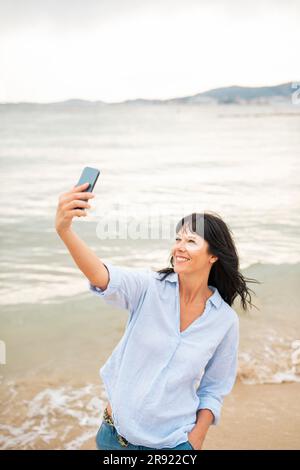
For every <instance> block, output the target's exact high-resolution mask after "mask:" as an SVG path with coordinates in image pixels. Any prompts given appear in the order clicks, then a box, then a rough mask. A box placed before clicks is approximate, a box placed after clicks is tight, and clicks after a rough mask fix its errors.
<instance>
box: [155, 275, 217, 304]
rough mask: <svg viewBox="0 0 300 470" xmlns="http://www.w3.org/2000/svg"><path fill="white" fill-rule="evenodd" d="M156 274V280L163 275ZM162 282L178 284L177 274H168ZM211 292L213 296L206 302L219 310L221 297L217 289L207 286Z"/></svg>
mask: <svg viewBox="0 0 300 470" xmlns="http://www.w3.org/2000/svg"><path fill="white" fill-rule="evenodd" d="M155 274H156V277H157V278H158V279H160V277H161V276H164V274H159V273H157V272H156V273H155ZM164 281H168V282H174V283H177V282H178V274H177V273H175V272H174V273H170V274H169V275H168V276H167V277H166V279H164ZM208 287H209V288H210V289H211V290H212V291H214V293H213V295H211V296H210V297H209V299H208V300H210V302H211V303H212V304H213V305H214V306H215V307H216V308H219V307H220V305H221V303H222V297H221V295H220V293H219V291H218V289H217V287H215V286H211V285H209V286H208Z"/></svg>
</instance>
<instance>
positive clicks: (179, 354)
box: [88, 262, 239, 449]
mask: <svg viewBox="0 0 300 470" xmlns="http://www.w3.org/2000/svg"><path fill="white" fill-rule="evenodd" d="M105 266H106V267H107V269H108V272H109V278H110V279H109V284H108V286H107V288H106V289H105V290H101V289H100V288H99V287H96V286H93V285H92V284H91V283H90V282H89V281H88V284H89V289H90V290H91V291H92V292H94V293H95V294H96V295H98V296H100V297H101V298H102V299H103V300H105V301H106V302H107V303H109V304H111V305H113V306H114V307H117V308H120V309H126V310H127V311H128V312H129V315H128V321H127V324H126V327H125V332H124V334H123V336H122V338H121V340H120V341H119V343H118V344H117V346H116V347H115V349H114V350H113V352H112V354H111V356H110V357H109V358H108V359H107V361H106V363H105V364H104V365H103V366H102V367H101V368H100V376H101V378H102V380H103V383H104V386H105V390H106V392H107V397H108V399H109V401H110V404H111V407H112V411H113V419H114V424H115V428H116V430H117V432H118V433H119V434H120V435H121V436H123V437H125V439H127V440H128V441H129V442H130V443H132V444H134V445H142V446H147V447H154V448H157V449H160V448H163V447H176V446H177V445H178V444H180V443H182V442H186V441H187V440H188V433H189V432H190V431H191V430H192V429H193V427H194V426H195V423H196V420H197V410H199V409H203V408H207V409H209V410H211V411H212V413H213V415H214V421H213V424H215V425H216V424H218V422H219V420H220V413H221V407H222V403H223V398H224V396H225V395H227V394H229V393H230V392H231V390H232V388H233V385H234V383H235V379H236V374H237V356H238V346H239V318H238V315H237V314H236V312H235V311H234V310H233V309H232V308H231V307H230V306H229V305H228V304H227V303H226V302H225V301H224V300H223V299H222V297H221V295H220V294H219V291H218V289H217V288H216V287H213V286H211V285H210V286H209V288H210V289H211V290H212V291H214V293H213V295H212V296H211V297H210V298H209V299H208V300H207V301H206V305H205V309H204V312H203V313H202V314H201V315H200V316H199V317H198V318H196V319H195V320H194V321H193V323H191V324H190V325H189V326H188V328H186V329H185V330H184V331H183V332H180V297H179V279H178V274H177V273H171V274H169V275H168V276H167V277H166V279H165V280H163V281H160V280H159V279H160V278H161V277H163V274H159V273H157V272H155V271H152V270H151V269H147V268H126V267H123V266H122V267H121V266H116V265H114V264H111V263H107V262H105ZM100 341H101V339H100Z"/></svg>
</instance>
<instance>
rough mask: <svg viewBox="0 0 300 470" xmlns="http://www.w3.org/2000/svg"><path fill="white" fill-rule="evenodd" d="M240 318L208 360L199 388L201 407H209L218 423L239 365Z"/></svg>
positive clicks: (214, 422) (215, 423) (215, 422)
mask: <svg viewBox="0 0 300 470" xmlns="http://www.w3.org/2000/svg"><path fill="white" fill-rule="evenodd" d="M238 347H239V318H238V316H237V315H236V319H235V321H234V323H233V325H232V326H231V327H230V328H229V330H228V332H227V333H226V334H225V336H224V338H223V340H222V341H221V343H220V344H219V345H218V347H217V349H216V351H215V353H214V355H213V356H212V357H211V358H210V360H209V361H208V363H207V365H206V367H205V370H204V374H203V376H202V379H201V382H200V385H199V387H198V389H197V395H198V397H199V406H198V410H200V409H204V408H206V409H209V410H210V411H211V412H212V413H213V415H214V420H213V422H212V424H214V425H217V424H219V421H220V416H221V409H222V405H223V399H224V397H225V396H226V395H228V394H229V393H230V392H231V390H232V388H233V386H234V383H235V380H236V376H237V367H238Z"/></svg>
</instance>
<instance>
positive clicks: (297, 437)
mask: <svg viewBox="0 0 300 470" xmlns="http://www.w3.org/2000/svg"><path fill="white" fill-rule="evenodd" d="M29 385H30V384H29V383H28V382H27V383H26V382H22V383H19V385H15V386H14V391H13V393H11V392H10V397H8V392H7V390H8V388H6V397H5V396H4V395H3V393H2V394H1V401H2V400H5V401H7V403H9V401H10V402H11V403H12V402H13V403H14V406H13V407H10V406H8V407H7V408H6V410H3V412H2V416H1V423H2V424H1V433H0V434H1V435H2V436H1V437H0V447H1V448H2V449H80V450H87V449H95V434H96V432H97V429H98V426H99V425H100V423H101V421H102V411H103V409H104V406H105V404H106V399H105V395H103V388H101V387H100V386H93V385H91V384H90V385H83V384H80V383H78V384H76V387H75V386H72V387H71V388H69V389H66V388H65V389H64V390H62V389H61V388H59V387H56V385H57V384H55V383H54V382H51V381H50V382H48V383H45V382H43V383H42V382H38V383H35V385H33V386H32V387H31V388H30V387H29ZM25 390H26V391H25ZM11 391H12V389H11ZM2 392H3V390H2ZM18 394H20V399H19V398H18ZM299 396H300V383H282V384H262V385H258V384H255V385H245V384H243V383H241V382H240V381H237V382H236V384H235V386H234V389H233V391H232V393H231V394H230V395H229V396H228V397H227V398H226V399H225V401H224V406H223V410H222V416H221V421H220V424H219V426H217V427H215V426H211V427H210V429H209V432H208V434H207V436H206V439H205V442H204V445H203V450H215V449H221V450H223V449H224V450H231V449H232V450H239V449H250V450H254V449H277V450H278V449H300V412H299V406H298V403H299ZM21 397H22V398H21Z"/></svg>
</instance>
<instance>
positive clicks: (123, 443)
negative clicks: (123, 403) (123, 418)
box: [103, 408, 129, 447]
mask: <svg viewBox="0 0 300 470" xmlns="http://www.w3.org/2000/svg"><path fill="white" fill-rule="evenodd" d="M103 419H104V421H105V422H106V423H108V424H110V425H111V426H113V427H114V428H115V425H114V420H113V418H112V416H110V415H109V413H108V411H107V408H105V409H104V413H103ZM115 431H116V433H117V439H118V441H119V443H120V444H121V446H123V447H127V446H128V445H129V442H128V441H127V439H125V437H123V436H121V435H120V434H118V432H117V430H116V428H115Z"/></svg>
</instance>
